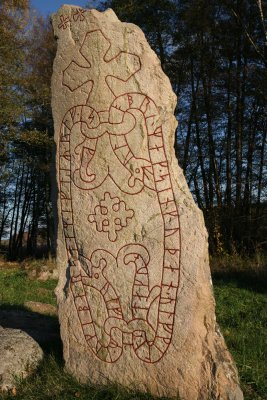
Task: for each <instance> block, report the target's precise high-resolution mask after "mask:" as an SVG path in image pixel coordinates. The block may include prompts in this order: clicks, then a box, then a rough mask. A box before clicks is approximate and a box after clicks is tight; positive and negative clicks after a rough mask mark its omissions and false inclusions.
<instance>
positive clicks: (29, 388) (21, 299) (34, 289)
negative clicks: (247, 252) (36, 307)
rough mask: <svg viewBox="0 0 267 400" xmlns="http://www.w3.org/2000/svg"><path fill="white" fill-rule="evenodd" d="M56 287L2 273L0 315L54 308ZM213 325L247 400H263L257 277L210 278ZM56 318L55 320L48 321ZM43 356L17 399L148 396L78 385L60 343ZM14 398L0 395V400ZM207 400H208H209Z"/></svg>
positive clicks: (263, 310) (266, 385)
mask: <svg viewBox="0 0 267 400" xmlns="http://www.w3.org/2000/svg"><path fill="white" fill-rule="evenodd" d="M54 287H55V281H47V282H40V281H34V280H29V278H28V277H27V274H26V272H25V271H23V270H20V269H8V270H6V269H0V311H1V309H2V310H3V309H21V310H23V305H24V303H25V301H39V302H44V303H50V304H55V297H54V294H53V290H54ZM214 292H215V297H216V302H217V320H218V322H219V324H220V327H221V329H222V331H223V334H224V336H225V339H226V342H227V344H228V346H229V349H230V351H231V352H232V355H233V356H234V359H235V361H236V363H237V366H238V370H239V374H240V378H241V385H242V389H243V391H244V394H245V399H246V400H267V363H266V360H267V329H266V327H267V289H266V283H265V282H264V281H263V280H261V279H258V278H257V277H250V276H246V275H244V276H242V274H241V275H240V274H239V276H238V274H234V275H233V276H231V275H222V274H216V275H215V277H214ZM47 318H51V319H52V318H55V317H52V316H51V317H47ZM44 350H45V352H46V356H45V359H44V361H43V362H42V364H41V365H40V367H39V369H38V371H37V372H36V373H35V374H34V376H32V377H30V378H28V379H27V380H26V381H23V382H22V383H21V384H20V385H19V386H18V389H17V393H16V396H15V397H16V398H17V399H21V400H48V399H53V400H73V399H76V398H79V399H82V400H85V399H86V400H88V399H94V400H108V399H114V400H128V399H129V400H130V399H131V400H133V399H134V400H137V399H140V400H143V399H144V400H145V399H152V397H151V396H149V395H148V394H140V393H132V392H130V391H127V390H126V389H124V388H121V387H118V386H112V387H96V386H88V385H81V384H79V383H78V382H77V381H76V380H75V379H73V378H72V377H70V376H69V375H68V374H66V373H65V372H64V370H63V361H62V350H61V344H60V341H59V340H55V341H54V343H48V344H47V345H45V348H44ZM13 398H14V394H6V395H3V394H2V395H1V394H0V399H1V400H8V399H13ZM207 400H208V399H207Z"/></svg>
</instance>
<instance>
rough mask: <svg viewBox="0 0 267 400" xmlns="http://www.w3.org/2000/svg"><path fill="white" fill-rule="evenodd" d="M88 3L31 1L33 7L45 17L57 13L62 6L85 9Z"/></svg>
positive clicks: (79, 1) (84, 1) (47, 0)
mask: <svg viewBox="0 0 267 400" xmlns="http://www.w3.org/2000/svg"><path fill="white" fill-rule="evenodd" d="M88 3H90V2H89V1H88V0H71V1H68V0H31V5H32V7H33V8H35V9H36V10H37V11H39V13H40V14H42V15H44V16H46V15H48V14H51V13H54V12H56V11H57V10H58V9H59V8H60V6H61V5H62V4H73V5H75V6H80V7H84V6H85V5H86V4H88Z"/></svg>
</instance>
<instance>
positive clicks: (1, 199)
mask: <svg viewBox="0 0 267 400" xmlns="http://www.w3.org/2000/svg"><path fill="white" fill-rule="evenodd" d="M74 3H75V1H74ZM93 3H94V2H91V3H90V4H89V5H88V7H91V6H94V5H95V4H93ZM107 7H111V8H113V10H114V11H115V12H116V13H117V15H118V17H119V18H120V19H121V20H122V21H127V22H133V23H135V24H137V25H139V26H140V27H141V28H142V29H143V31H144V32H145V34H146V37H147V39H148V41H149V43H150V45H151V46H152V48H153V49H154V50H155V52H156V53H157V54H158V57H159V59H160V61H161V65H162V68H163V69H164V71H165V73H166V74H167V75H168V76H169V78H170V80H171V83H172V87H173V90H174V92H175V93H176V95H177V97H178V99H179V100H178V104H177V108H176V111H175V113H176V117H177V119H178V121H179V125H178V128H177V132H176V136H175V151H176V154H177V158H178V160H179V165H180V166H181V167H182V168H183V170H184V174H185V176H186V178H187V182H188V185H189V187H190V189H191V192H192V194H193V196H194V198H195V200H196V202H197V204H198V206H199V207H200V208H201V209H202V210H203V213H204V217H205V221H206V225H207V228H208V231H209V242H210V251H211V254H212V255H219V256H222V255H223V256H225V255H233V254H238V255H240V256H246V257H247V256H255V254H256V255H258V254H264V253H265V254H266V250H267V240H266V237H267V185H266V183H267V162H266V161H267V160H266V158H267V149H266V133H267V107H266V104H267V68H266V67H267V37H266V27H265V19H264V9H263V4H262V2H261V0H209V1H208V0H147V1H145V2H141V1H138V0H123V1H121V0H109V1H103V2H102V3H101V2H99V1H98V2H97V8H98V9H102V10H103V9H106V8H107ZM55 52H56V41H55V40H54V37H53V32H52V27H51V24H50V20H49V17H48V18H43V17H41V16H38V15H36V13H34V11H33V10H32V9H31V7H30V4H29V1H28V0H0V248H1V252H2V253H4V254H5V256H6V257H7V258H9V259H10V260H16V259H22V258H24V257H44V256H49V255H52V256H53V255H55V238H54V217H53V212H52V204H51V176H52V175H53V174H54V168H53V154H54V141H53V135H54V132H53V121H52V114H51V105H50V98H51V93H50V80H51V75H52V64H53V59H54V56H55Z"/></svg>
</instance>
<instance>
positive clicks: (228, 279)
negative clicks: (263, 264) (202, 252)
mask: <svg viewBox="0 0 267 400" xmlns="http://www.w3.org/2000/svg"><path fill="white" fill-rule="evenodd" d="M212 279H213V281H214V283H215V284H217V285H224V284H232V285H234V286H235V287H237V288H240V289H247V290H250V291H253V292H256V293H263V294H264V293H267V271H262V273H258V272H254V271H253V270H242V269H241V270H229V269H228V270H227V269H226V270H225V271H224V270H215V271H212Z"/></svg>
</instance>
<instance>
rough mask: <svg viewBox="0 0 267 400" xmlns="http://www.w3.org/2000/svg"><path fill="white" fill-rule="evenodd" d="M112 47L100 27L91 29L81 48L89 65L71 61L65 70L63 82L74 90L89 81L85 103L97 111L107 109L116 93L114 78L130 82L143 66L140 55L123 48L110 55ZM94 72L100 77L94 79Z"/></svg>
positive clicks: (85, 87) (86, 87) (81, 52)
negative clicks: (113, 83)
mask: <svg viewBox="0 0 267 400" xmlns="http://www.w3.org/2000/svg"><path fill="white" fill-rule="evenodd" d="M110 48H111V43H110V41H109V40H108V39H107V38H106V37H105V36H104V34H103V33H102V31H101V30H95V31H91V32H88V33H87V34H86V36H85V39H84V41H83V44H82V46H81V48H80V50H79V52H80V54H81V55H82V56H83V58H84V59H85V60H86V63H87V65H86V66H81V65H79V64H77V63H76V62H75V61H72V62H71V63H70V64H69V65H68V67H67V68H66V69H65V70H64V71H63V85H65V86H67V87H68V88H69V90H70V91H72V92H74V91H75V90H77V89H78V88H81V87H82V86H83V85H87V86H84V89H86V90H87V91H88V99H87V103H86V104H90V105H91V106H93V108H95V109H96V110H98V111H102V110H103V111H104V110H108V109H109V106H110V104H111V103H112V101H113V100H114V98H115V97H116V94H115V93H114V90H113V86H111V81H112V80H113V79H118V80H120V81H121V82H127V81H128V80H129V79H130V78H131V77H132V76H133V75H134V74H135V73H136V72H137V71H139V70H140V68H141V63H140V59H139V57H138V56H137V55H135V54H131V53H128V52H125V51H121V52H119V53H118V54H117V55H116V56H113V57H111V56H109V53H110ZM92 76H97V77H98V79H97V81H93V79H92ZM99 91H101V96H99ZM100 99H101V100H100Z"/></svg>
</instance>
